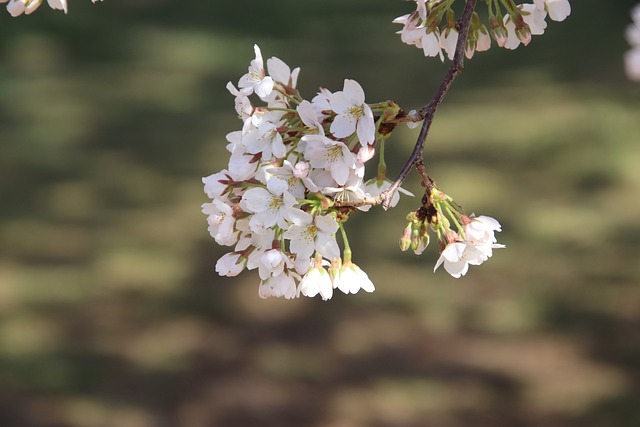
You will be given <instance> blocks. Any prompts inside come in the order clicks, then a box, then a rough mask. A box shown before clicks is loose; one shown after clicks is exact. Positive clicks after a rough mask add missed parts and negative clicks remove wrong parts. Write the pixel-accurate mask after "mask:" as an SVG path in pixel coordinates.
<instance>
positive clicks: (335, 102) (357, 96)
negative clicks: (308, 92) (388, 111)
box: [329, 79, 376, 145]
mask: <svg viewBox="0 0 640 427" xmlns="http://www.w3.org/2000/svg"><path fill="white" fill-rule="evenodd" d="M329 103H330V104H331V109H332V110H333V111H335V112H336V114H337V116H336V117H335V118H334V119H333V123H331V133H332V134H333V136H335V137H336V138H346V137H348V136H351V135H353V133H354V132H356V133H357V134H358V139H359V140H360V144H362V145H367V144H373V143H374V142H375V137H376V124H375V122H374V121H373V112H372V111H371V107H369V106H368V105H367V104H366V103H365V102H364V91H363V90H362V86H360V84H359V83H358V82H357V81H355V80H350V79H345V81H344V88H343V90H342V91H339V92H336V93H334V94H333V95H331V98H330V99H329Z"/></svg>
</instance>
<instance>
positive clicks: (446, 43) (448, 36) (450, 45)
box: [440, 27, 458, 61]
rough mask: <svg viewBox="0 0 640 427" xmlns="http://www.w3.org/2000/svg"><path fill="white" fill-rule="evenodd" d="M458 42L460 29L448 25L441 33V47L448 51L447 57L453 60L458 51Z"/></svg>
mask: <svg viewBox="0 0 640 427" xmlns="http://www.w3.org/2000/svg"><path fill="white" fill-rule="evenodd" d="M456 43H458V31H457V30H456V29H455V28H450V27H447V28H445V29H444V30H442V33H441V34H440V47H441V48H442V49H444V51H445V52H446V53H447V58H449V60H450V61H453V57H454V55H455V53H456Z"/></svg>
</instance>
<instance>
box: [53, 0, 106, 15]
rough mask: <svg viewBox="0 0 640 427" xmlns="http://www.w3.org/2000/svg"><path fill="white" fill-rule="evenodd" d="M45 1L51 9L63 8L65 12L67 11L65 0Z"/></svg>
mask: <svg viewBox="0 0 640 427" xmlns="http://www.w3.org/2000/svg"><path fill="white" fill-rule="evenodd" d="M47 3H49V7H51V9H58V10H63V11H64V13H65V14H66V13H67V0H47ZM94 3H95V2H94Z"/></svg>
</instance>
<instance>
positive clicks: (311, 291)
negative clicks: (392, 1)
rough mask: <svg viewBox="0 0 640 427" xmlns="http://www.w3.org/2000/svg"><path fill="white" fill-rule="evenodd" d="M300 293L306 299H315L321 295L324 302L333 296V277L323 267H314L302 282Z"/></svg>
mask: <svg viewBox="0 0 640 427" xmlns="http://www.w3.org/2000/svg"><path fill="white" fill-rule="evenodd" d="M300 293H302V295H304V296H306V297H315V296H316V295H318V294H320V296H321V297H322V299H323V300H325V301H326V300H328V299H331V297H332V296H333V285H332V284H331V277H330V276H329V273H328V272H327V270H325V269H324V268H323V267H313V268H311V269H310V270H309V271H307V274H305V275H304V277H303V278H302V281H300Z"/></svg>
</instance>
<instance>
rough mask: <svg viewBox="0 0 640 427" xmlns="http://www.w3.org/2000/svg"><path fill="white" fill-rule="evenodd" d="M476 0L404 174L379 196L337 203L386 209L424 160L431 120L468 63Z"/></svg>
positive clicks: (470, 1)
mask: <svg viewBox="0 0 640 427" xmlns="http://www.w3.org/2000/svg"><path fill="white" fill-rule="evenodd" d="M476 1H477V0H467V2H466V4H465V6H464V11H463V12H462V16H461V17H460V19H459V20H458V27H459V33H458V42H457V44H456V51H455V54H454V56H453V63H452V64H451V66H450V67H449V70H448V71H447V74H446V75H445V76H444V79H443V80H442V82H441V83H440V86H439V87H438V90H437V91H436V93H435V94H434V95H433V98H432V99H431V101H430V102H429V103H428V104H427V105H425V106H424V107H422V108H421V109H420V111H419V112H418V114H417V116H419V120H422V119H424V122H423V123H422V128H421V129H420V134H419V135H418V139H417V141H416V145H415V146H414V147H413V151H412V152H411V156H409V159H408V160H407V162H406V163H405V165H404V167H403V168H402V170H401V171H400V174H399V175H398V177H397V178H396V180H395V181H394V182H393V183H392V184H391V186H390V187H389V188H388V189H387V190H385V191H383V192H382V193H380V194H378V195H377V196H375V197H366V198H364V199H362V200H358V201H355V202H354V201H351V202H345V203H340V202H336V206H354V207H358V206H365V205H371V206H375V205H380V204H381V205H382V207H383V208H384V209H385V210H387V209H389V206H390V205H391V199H392V198H393V195H394V194H395V192H396V191H398V188H399V187H400V185H402V183H403V182H404V180H405V179H406V178H407V176H408V175H409V172H411V169H412V168H413V167H414V165H416V163H417V162H418V161H420V162H422V152H423V151H424V144H425V141H426V140H427V135H428V134H429V129H430V128H431V123H432V122H433V117H434V116H435V114H436V111H437V110H438V107H439V106H440V104H441V103H442V100H443V99H444V97H445V95H446V94H447V92H448V91H449V88H450V87H451V84H452V83H453V81H454V80H455V78H456V77H457V76H458V74H460V72H461V71H462V68H463V67H464V52H465V47H466V43H467V36H468V34H469V27H470V26H471V16H472V14H473V10H474V9H475V7H476ZM419 120H416V121H419Z"/></svg>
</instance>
